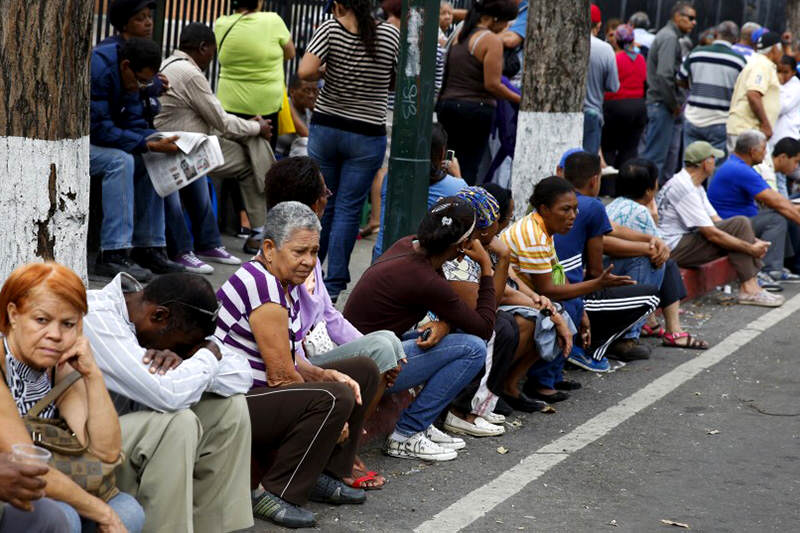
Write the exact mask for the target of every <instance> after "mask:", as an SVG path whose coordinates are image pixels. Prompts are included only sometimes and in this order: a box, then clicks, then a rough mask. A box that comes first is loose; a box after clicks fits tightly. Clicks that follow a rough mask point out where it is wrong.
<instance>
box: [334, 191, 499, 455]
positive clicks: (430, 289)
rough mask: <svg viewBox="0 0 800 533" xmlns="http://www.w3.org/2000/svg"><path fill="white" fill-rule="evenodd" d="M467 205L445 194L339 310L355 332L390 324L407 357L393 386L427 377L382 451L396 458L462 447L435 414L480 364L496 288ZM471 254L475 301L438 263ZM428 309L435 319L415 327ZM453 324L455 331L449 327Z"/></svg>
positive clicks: (493, 313) (397, 388) (397, 387)
mask: <svg viewBox="0 0 800 533" xmlns="http://www.w3.org/2000/svg"><path fill="white" fill-rule="evenodd" d="M475 226H476V216H475V212H474V211H473V209H472V207H471V206H470V204H469V203H468V202H466V201H464V200H462V199H460V198H454V197H447V198H443V199H441V200H440V201H439V202H437V203H436V204H435V205H434V206H433V207H432V208H431V209H430V210H429V211H428V213H427V214H426V215H425V218H423V220H422V222H421V223H420V225H419V229H418V231H417V235H415V236H413V235H412V236H408V237H405V238H403V239H400V240H399V241H397V242H396V243H395V244H394V245H393V246H392V247H391V248H389V249H388V250H387V251H386V253H384V254H383V255H382V256H381V257H379V258H378V260H377V261H376V262H375V263H374V264H373V265H372V266H371V267H370V268H369V269H368V270H367V271H366V272H365V273H364V275H363V276H361V279H360V281H359V282H358V284H357V285H356V287H355V289H353V292H352V293H351V294H350V297H349V298H348V299H347V306H346V307H345V309H344V315H345V318H347V319H348V320H349V321H350V322H351V323H352V324H353V325H354V326H355V327H356V328H358V329H359V331H361V332H363V333H369V332H371V331H376V330H381V329H388V330H390V331H393V332H394V333H395V334H397V335H398V336H400V337H401V338H402V339H403V351H404V352H405V354H406V357H407V360H408V362H407V363H406V364H404V365H403V370H402V372H400V374H399V376H398V378H397V381H396V382H395V384H394V386H393V387H392V388H391V389H389V391H390V392H397V391H402V390H406V389H409V388H411V387H416V386H418V385H421V384H423V383H424V384H425V388H424V389H423V390H422V392H421V393H420V394H419V395H418V396H417V398H416V399H415V400H414V402H413V403H412V404H411V405H410V406H409V407H408V408H406V409H405V411H403V414H402V415H401V417H400V420H399V421H398V422H397V425H396V426H395V429H394V432H393V433H392V434H391V436H390V437H389V438H388V440H387V441H386V448H385V451H386V453H387V454H388V455H391V456H393V457H402V458H408V459H424V460H428V461H448V460H450V459H455V458H456V456H457V453H456V450H458V449H460V448H463V447H464V446H465V443H464V441H463V440H461V439H456V438H453V437H451V436H449V435H447V434H445V433H443V432H442V431H440V430H438V429H437V428H436V427H434V426H433V421H434V420H435V419H436V417H437V416H438V415H439V413H440V412H442V410H443V409H445V408H446V407H447V405H449V404H450V402H451V401H452V400H453V398H455V397H456V395H457V394H458V393H459V392H461V390H462V389H463V388H464V387H465V386H466V385H467V384H468V383H469V382H470V381H472V379H473V378H474V377H475V375H476V374H477V373H478V372H479V371H480V369H481V368H483V366H484V361H485V358H486V340H488V339H489V338H490V337H491V336H492V333H493V330H494V321H495V316H496V302H495V292H494V291H495V288H494V281H493V278H492V262H491V259H490V258H489V254H488V252H487V251H486V249H485V248H484V247H483V245H482V244H481V243H480V241H479V240H478V239H476V238H475V235H474V232H475ZM464 255H466V256H468V257H470V258H472V259H473V260H474V261H476V262H477V263H478V264H479V265H480V267H481V277H480V282H479V288H478V299H477V305H474V306H469V305H468V304H466V303H465V302H464V301H463V300H461V299H460V298H459V296H458V294H457V293H456V292H455V291H454V290H453V288H452V286H451V285H450V283H448V282H447V280H446V279H445V278H444V276H443V275H442V265H443V264H444V263H445V262H446V261H450V260H452V259H455V258H457V257H461V256H464ZM428 311H431V312H432V313H434V314H435V315H436V319H435V320H434V321H432V322H430V323H428V324H425V325H424V326H423V327H421V328H415V327H414V326H415V325H416V324H417V323H418V322H419V321H420V320H422V319H423V318H424V317H425V316H426V313H428ZM451 331H453V332H455V331H458V333H451Z"/></svg>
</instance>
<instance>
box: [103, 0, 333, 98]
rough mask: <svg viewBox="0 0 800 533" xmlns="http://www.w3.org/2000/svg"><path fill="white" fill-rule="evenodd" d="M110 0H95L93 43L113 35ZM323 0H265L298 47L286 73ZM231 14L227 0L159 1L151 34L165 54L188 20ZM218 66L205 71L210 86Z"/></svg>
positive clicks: (204, 20) (319, 14) (290, 69)
mask: <svg viewBox="0 0 800 533" xmlns="http://www.w3.org/2000/svg"><path fill="white" fill-rule="evenodd" d="M111 1H112V0H97V2H96V4H95V5H96V8H95V16H94V21H93V25H92V42H93V43H94V44H98V43H99V42H101V41H102V40H103V39H105V38H106V37H108V36H109V35H112V34H113V33H114V29H113V28H112V27H111V23H110V21H109V20H108V17H107V13H108V6H109V4H110V3H111ZM324 6H325V0H266V1H265V2H264V10H265V11H274V12H276V13H278V14H279V15H280V16H281V18H283V20H284V22H285V23H286V26H287V27H288V28H289V31H290V33H291V35H292V39H293V40H294V43H295V46H296V47H297V52H298V53H297V56H296V57H295V58H294V59H292V60H291V61H289V62H287V65H286V72H287V76H288V75H289V74H290V73H292V72H294V71H295V70H296V69H297V64H298V62H299V61H300V58H301V57H302V53H303V51H305V48H306V45H307V44H308V41H309V40H310V39H311V36H312V34H313V32H314V28H316V27H317V25H319V23H320V22H321V21H322V20H323V19H324V18H325V17H326V16H327V15H325V14H324V13H323V10H324ZM229 13H231V7H230V0H160V1H159V2H158V7H157V8H156V12H155V17H154V26H155V28H154V35H153V37H154V38H155V39H156V41H160V43H161V46H162V51H163V54H164V55H165V56H166V55H168V54H170V53H172V51H173V50H174V49H175V48H177V47H178V43H179V42H180V34H181V29H182V28H183V27H184V26H186V25H187V24H189V23H191V22H202V23H204V24H207V25H209V26H211V27H213V26H214V21H216V20H217V19H218V18H219V17H221V16H222V15H227V14H229ZM218 74H219V65H218V63H217V62H216V61H214V62H213V63H212V64H211V66H210V68H209V71H208V78H209V80H210V81H211V84H212V86H214V87H216V80H217V75H218Z"/></svg>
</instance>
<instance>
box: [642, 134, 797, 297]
mask: <svg viewBox="0 0 800 533" xmlns="http://www.w3.org/2000/svg"><path fill="white" fill-rule="evenodd" d="M724 155H725V152H723V151H722V150H718V149H716V148H714V147H713V146H711V144H709V143H708V142H706V141H696V142H693V143H692V144H690V145H689V146H687V147H686V150H685V152H684V156H683V159H684V163H685V165H686V166H685V167H684V168H683V169H682V170H681V171H680V172H679V173H678V174H676V175H675V176H674V177H673V178H672V179H671V180H669V181H667V183H666V185H664V188H662V189H661V191H659V193H658V195H657V196H656V205H657V206H658V218H659V226H658V227H659V230H660V231H661V234H662V235H663V237H664V241H666V243H667V246H669V248H670V250H671V252H670V257H672V259H674V260H675V261H677V263H678V265H679V266H681V267H696V266H699V265H701V264H703V263H707V262H709V261H712V260H714V259H717V258H719V257H724V256H726V255H727V256H728V259H729V260H730V262H731V265H732V266H733V268H734V270H735V271H736V274H737V275H738V277H739V281H740V282H741V288H740V291H739V303H743V304H750V305H762V306H769V307H775V306H778V305H781V304H782V303H783V298H782V297H781V296H779V295H775V294H770V293H768V292H766V291H764V290H763V289H761V287H759V285H758V280H757V279H756V276H757V275H758V272H759V271H760V270H761V266H762V263H761V258H762V257H764V255H765V254H766V252H767V248H769V244H768V243H766V242H764V241H762V240H759V239H757V238H756V237H755V235H754V233H753V228H752V226H751V225H750V220H749V219H748V218H747V217H745V216H735V217H731V218H728V219H725V220H723V219H721V218H720V217H719V215H717V212H716V211H715V210H714V208H713V207H712V206H711V203H710V202H709V201H708V197H707V196H706V192H705V189H703V182H704V181H705V180H707V179H708V178H709V177H710V176H711V175H712V174H713V173H714V168H715V158H716V157H723V156H724Z"/></svg>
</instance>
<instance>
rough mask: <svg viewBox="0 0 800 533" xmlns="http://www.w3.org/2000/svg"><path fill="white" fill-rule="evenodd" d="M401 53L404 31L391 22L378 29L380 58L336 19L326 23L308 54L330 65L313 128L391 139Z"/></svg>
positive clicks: (327, 68)
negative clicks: (392, 95)
mask: <svg viewBox="0 0 800 533" xmlns="http://www.w3.org/2000/svg"><path fill="white" fill-rule="evenodd" d="M399 48H400V32H399V31H398V29H397V28H395V27H394V26H392V25H391V24H388V23H385V22H381V23H379V24H378V27H377V39H376V50H375V56H370V55H369V54H368V53H367V50H366V48H365V47H364V43H363V42H362V40H361V37H360V36H359V35H357V34H354V33H351V32H349V31H348V30H347V29H346V28H345V27H344V26H342V24H341V23H340V22H339V21H338V20H336V19H335V18H331V19H329V20H326V21H325V22H323V23H322V24H320V26H319V28H317V31H316V32H315V33H314V36H313V37H312V38H311V42H310V43H309V44H308V48H307V49H306V53H310V54H314V55H315V56H317V57H318V58H320V60H322V62H323V63H325V77H324V80H325V84H324V85H323V87H322V91H320V94H319V96H318V97H317V102H316V105H315V106H314V115H313V116H312V117H311V123H312V124H322V125H324V126H330V127H334V128H339V129H343V130H346V131H351V132H354V133H360V134H362V135H373V136H379V135H385V134H386V126H385V124H386V105H387V96H388V94H389V86H390V84H391V82H392V77H393V76H394V73H395V70H396V66H397V53H398V51H399Z"/></svg>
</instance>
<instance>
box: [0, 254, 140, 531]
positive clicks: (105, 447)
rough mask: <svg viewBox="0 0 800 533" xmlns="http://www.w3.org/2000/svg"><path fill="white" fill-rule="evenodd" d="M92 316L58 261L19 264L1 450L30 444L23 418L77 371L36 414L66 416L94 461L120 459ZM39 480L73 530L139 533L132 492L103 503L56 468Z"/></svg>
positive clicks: (6, 291) (1, 385)
mask: <svg viewBox="0 0 800 533" xmlns="http://www.w3.org/2000/svg"><path fill="white" fill-rule="evenodd" d="M87 311H88V306H87V302H86V288H85V287H84V285H83V282H82V281H81V279H80V278H79V277H78V276H77V275H76V274H75V273H74V272H73V271H72V270H70V269H68V268H67V267H65V266H63V265H59V264H57V263H31V264H28V265H24V266H21V267H19V268H17V269H16V270H14V271H13V272H12V273H11V275H10V276H9V277H8V279H7V280H6V282H5V284H4V285H3V288H2V289H0V333H2V335H3V338H2V339H1V340H2V344H0V377H2V380H0V381H1V382H0V427H2V428H3V431H2V432H0V452H8V451H10V450H11V448H12V446H13V445H15V444H32V441H31V437H30V435H29V434H28V431H27V430H26V428H25V426H24V425H23V423H22V420H21V418H20V417H21V416H24V415H26V414H27V413H28V411H29V410H30V409H31V408H32V407H33V406H34V405H35V404H36V403H37V402H38V401H39V400H41V399H42V398H43V397H44V396H45V395H46V394H47V393H48V392H49V391H50V389H51V388H53V387H54V386H56V385H58V384H59V383H60V382H61V381H62V380H64V379H65V378H67V377H68V376H69V375H70V374H72V373H73V372H78V373H79V374H80V379H78V380H77V381H75V383H74V384H73V385H72V386H70V387H69V388H67V389H66V391H65V392H63V393H62V394H61V396H59V397H58V398H57V399H56V400H55V401H54V402H53V403H52V404H50V405H48V406H47V407H45V409H44V410H43V411H42V412H41V413H40V414H39V415H38V416H40V417H42V418H53V419H55V418H62V419H63V420H64V421H66V423H67V425H68V426H69V427H70V429H71V430H72V431H73V432H74V433H75V436H76V437H77V438H78V440H79V441H80V442H81V443H82V444H84V445H88V449H89V451H90V452H91V453H93V454H94V455H95V456H96V457H97V458H99V459H100V460H102V461H103V462H105V463H110V464H113V463H116V462H117V461H118V460H119V458H120V450H121V445H122V443H121V440H122V438H121V434H120V426H119V419H118V418H117V413H116V411H115V409H114V405H113V403H112V402H111V398H110V397H109V395H108V391H107V390H106V386H105V383H104V382H103V376H102V374H101V373H100V370H99V369H98V367H97V364H96V363H95V361H94V357H93V356H92V351H91V348H90V346H89V342H88V341H87V340H86V338H85V337H84V336H83V334H82V331H81V324H82V320H83V317H84V315H85V314H86V312H87ZM42 479H43V480H44V481H45V483H46V486H45V488H44V494H45V495H46V496H47V497H48V498H50V499H52V500H55V501H56V504H57V505H58V506H59V507H60V508H61V510H62V511H63V512H64V514H65V515H66V517H67V520H66V522H67V530H68V531H71V532H80V531H81V529H82V527H83V525H86V524H87V523H90V522H94V523H96V524H97V527H98V529H99V530H100V531H103V532H123V531H131V532H138V531H141V528H142V526H143V525H144V511H143V510H142V507H141V506H140V505H139V504H138V502H136V500H135V499H134V498H133V497H131V496H129V495H128V494H125V493H119V494H117V495H116V496H114V497H113V498H111V499H110V500H108V502H107V503H106V502H104V501H102V500H101V499H99V498H97V497H95V496H93V495H91V494H89V493H88V492H86V491H85V490H83V489H82V488H81V487H80V486H78V485H77V484H76V483H75V482H74V481H73V480H72V479H71V478H70V477H68V476H66V475H65V474H63V473H62V472H60V471H59V470H57V469H55V468H50V469H49V470H48V471H47V473H46V474H44V475H43V476H42Z"/></svg>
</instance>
